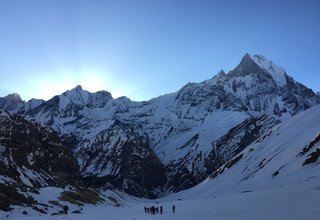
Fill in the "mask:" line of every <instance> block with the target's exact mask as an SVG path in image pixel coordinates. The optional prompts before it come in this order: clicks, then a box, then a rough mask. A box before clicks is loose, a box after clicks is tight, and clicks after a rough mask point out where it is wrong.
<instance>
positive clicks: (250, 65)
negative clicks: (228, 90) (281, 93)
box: [229, 53, 287, 87]
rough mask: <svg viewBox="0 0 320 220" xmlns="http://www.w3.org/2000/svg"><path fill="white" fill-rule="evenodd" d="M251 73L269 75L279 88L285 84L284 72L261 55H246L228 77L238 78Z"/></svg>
mask: <svg viewBox="0 0 320 220" xmlns="http://www.w3.org/2000/svg"><path fill="white" fill-rule="evenodd" d="M253 73H266V74H269V75H271V76H272V78H273V80H274V81H275V83H276V84H277V85H278V86H280V87H282V86H285V85H286V84H287V80H286V73H285V70H284V69H283V68H281V67H280V66H278V65H276V64H274V63H273V62H272V61H270V60H268V59H267V58H265V57H264V56H263V55H258V54H255V55H253V56H252V55H250V54H249V53H246V54H245V55H244V56H243V58H242V59H241V61H240V63H239V65H238V66H237V67H236V68H235V69H234V70H232V71H231V72H230V73H229V74H230V76H239V75H248V74H253Z"/></svg>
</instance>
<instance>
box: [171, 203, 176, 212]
mask: <svg viewBox="0 0 320 220" xmlns="http://www.w3.org/2000/svg"><path fill="white" fill-rule="evenodd" d="M172 212H173V213H175V212H176V206H175V205H173V206H172Z"/></svg>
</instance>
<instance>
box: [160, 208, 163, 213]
mask: <svg viewBox="0 0 320 220" xmlns="http://www.w3.org/2000/svg"><path fill="white" fill-rule="evenodd" d="M162 212H163V208H162V206H160V215H162Z"/></svg>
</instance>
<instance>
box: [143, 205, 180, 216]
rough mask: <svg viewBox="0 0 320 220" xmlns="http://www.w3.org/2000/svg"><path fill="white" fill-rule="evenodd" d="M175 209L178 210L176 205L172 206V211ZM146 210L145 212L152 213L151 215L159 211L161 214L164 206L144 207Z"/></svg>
mask: <svg viewBox="0 0 320 220" xmlns="http://www.w3.org/2000/svg"><path fill="white" fill-rule="evenodd" d="M175 211H176V206H175V205H173V206H172V212H173V213H175ZM144 212H145V213H150V214H151V215H155V214H159V212H160V215H162V213H163V207H162V206H160V208H159V207H154V206H151V207H144Z"/></svg>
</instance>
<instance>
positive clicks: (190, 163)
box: [14, 54, 320, 196]
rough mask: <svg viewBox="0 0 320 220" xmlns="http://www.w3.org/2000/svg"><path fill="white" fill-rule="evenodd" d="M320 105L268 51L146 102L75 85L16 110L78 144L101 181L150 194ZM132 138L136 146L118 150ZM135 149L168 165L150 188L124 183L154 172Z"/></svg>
mask: <svg viewBox="0 0 320 220" xmlns="http://www.w3.org/2000/svg"><path fill="white" fill-rule="evenodd" d="M318 103H320V98H319V96H316V95H315V94H314V93H313V91H312V90H310V89H308V88H306V87H305V86H303V85H301V84H299V83H297V82H296V81H294V80H293V79H292V78H291V77H289V76H288V75H287V74H286V72H285V71H284V70H283V69H282V68H280V67H278V66H277V65H275V64H273V63H272V62H271V61H268V60H267V59H266V58H264V57H263V56H260V55H259V56H258V55H255V56H251V55H249V54H246V55H245V56H244V57H243V58H242V60H241V62H240V64H239V65H238V66H237V67H236V68H235V69H234V70H232V71H230V72H229V73H228V74H226V73H224V71H220V72H219V73H218V74H217V75H216V76H214V77H213V78H212V79H209V80H206V81H204V82H201V83H188V84H187V85H185V86H184V87H183V88H181V89H180V90H179V91H177V92H175V93H172V94H168V95H164V96H160V97H157V98H154V99H151V100H149V101H146V102H133V101H131V100H129V99H128V98H126V97H121V98H118V99H113V98H112V96H111V94H110V93H108V92H106V91H100V92H97V93H89V92H87V91H84V90H83V89H82V88H81V87H80V86H77V87H76V88H74V89H72V90H69V91H66V92H65V93H63V94H61V95H58V96H55V97H53V98H52V99H50V100H49V101H46V102H41V101H37V102H35V103H33V104H32V103H30V102H29V104H28V103H26V104H24V105H23V106H22V107H19V109H14V111H16V112H19V113H20V114H24V115H27V116H28V117H30V118H33V119H35V120H37V121H38V122H40V123H43V124H46V125H50V126H51V127H52V128H53V129H54V130H56V131H57V132H58V133H59V135H60V138H61V139H62V143H63V144H64V145H66V146H68V147H70V148H71V149H73V152H74V155H75V156H76V157H77V159H78V162H79V164H80V168H81V172H82V174H83V175H85V176H88V177H90V178H93V177H97V178H98V180H99V182H101V181H102V180H105V182H108V181H110V180H117V181H113V182H112V183H113V184H115V185H117V186H119V187H124V188H126V189H130V193H133V194H135V195H144V196H150V195H154V194H158V195H161V194H163V193H168V192H172V191H173V192H176V191H179V190H182V189H186V188H189V187H191V186H194V185H195V184H197V183H199V182H201V181H202V180H203V179H205V178H206V177H207V176H208V175H209V174H210V173H212V172H214V171H215V169H217V168H218V167H219V166H221V165H222V164H223V163H225V162H226V161H227V160H228V159H229V158H232V157H233V156H234V155H235V154H237V153H238V152H239V151H241V150H242V149H243V148H245V147H246V146H247V145H248V144H250V143H251V142H253V141H254V140H255V139H257V138H259V137H260V136H261V134H262V133H263V132H264V131H266V130H268V129H270V128H271V127H272V126H274V125H275V124H277V123H278V122H279V121H285V120H287V119H288V118H290V117H291V116H292V115H295V114H297V113H299V112H301V111H304V110H306V109H308V108H310V107H312V106H314V105H316V104H318ZM115 122H116V124H115ZM115 125H116V126H115ZM248 126H249V127H250V129H249V130H250V132H249V133H248V132H246V131H247V130H248ZM251 128H252V129H251ZM247 137H250V138H247ZM230 140H233V141H232V143H231V142H230ZM132 141H134V143H135V144H134V146H135V147H134V148H135V149H136V150H132V151H125V152H127V153H128V154H127V153H126V154H122V156H120V155H121V153H119V152H122V150H123V148H124V147H125V146H127V144H128V142H131V143H132ZM229 145H232V147H229ZM138 149H140V150H138ZM115 151H116V152H117V153H114V152H115ZM137 155H138V156H140V157H141V158H144V156H145V155H149V156H151V158H152V159H151V160H150V161H152V165H151V164H149V165H150V166H149V167H162V168H161V169H160V170H164V171H163V172H162V171H161V172H160V173H159V175H155V179H154V181H152V182H153V183H154V184H153V186H150V187H148V188H149V189H148V192H146V191H145V189H144V190H142V188H141V187H139V184H140V183H139V181H138V179H132V178H129V179H130V181H129V182H130V183H129V185H130V187H126V186H128V178H127V176H126V175H127V174H130V173H134V172H136V171H137V170H139V172H140V173H141V176H148V175H150V172H152V170H153V169H151V171H150V169H142V167H141V165H140V163H135V164H132V163H131V165H130V166H127V163H124V161H125V160H127V159H128V158H137ZM119 156H120V158H119ZM140 161H143V160H140ZM159 161H160V163H161V165H160V164H159ZM157 170H159V169H157ZM157 177H158V178H157ZM163 178H165V180H164V181H163ZM158 183H162V184H161V186H159V184H158ZM145 184H147V185H149V183H147V182H146V183H145ZM159 187H160V188H159Z"/></svg>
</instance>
